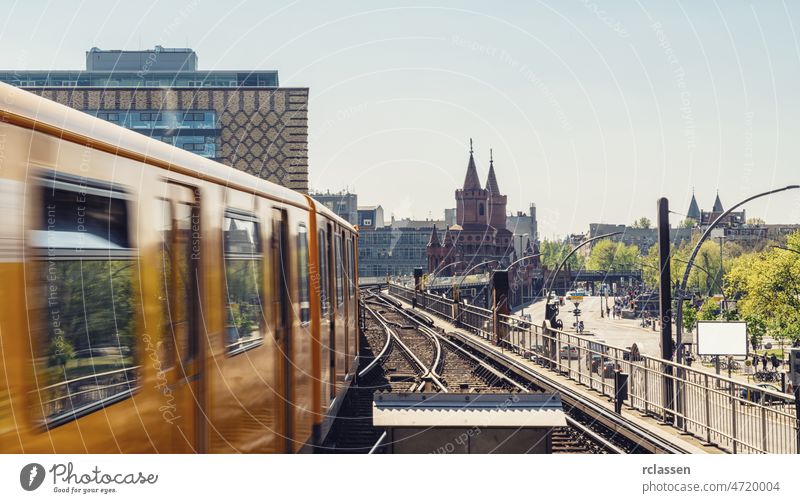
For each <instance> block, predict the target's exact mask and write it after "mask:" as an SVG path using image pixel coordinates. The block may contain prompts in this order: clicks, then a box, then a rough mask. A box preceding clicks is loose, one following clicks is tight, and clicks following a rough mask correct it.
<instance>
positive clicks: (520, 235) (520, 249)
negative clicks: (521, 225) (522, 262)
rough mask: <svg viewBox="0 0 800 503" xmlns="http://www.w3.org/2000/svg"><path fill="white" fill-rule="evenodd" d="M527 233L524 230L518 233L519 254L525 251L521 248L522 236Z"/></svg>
mask: <svg viewBox="0 0 800 503" xmlns="http://www.w3.org/2000/svg"><path fill="white" fill-rule="evenodd" d="M527 235H528V233H527V232H526V233H525V234H519V236H518V237H519V254H520V255H522V254H523V253H524V252H525V250H523V249H522V238H524V237H525V236H527Z"/></svg>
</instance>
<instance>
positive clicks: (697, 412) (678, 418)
mask: <svg viewBox="0 0 800 503" xmlns="http://www.w3.org/2000/svg"><path fill="white" fill-rule="evenodd" d="M493 288H494V291H493V300H494V301H495V302H493V305H492V306H491V308H489V309H485V308H481V307H478V306H474V305H469V304H463V303H460V302H455V301H453V300H451V299H447V298H444V297H441V296H437V295H432V294H430V293H428V292H425V291H423V290H420V289H416V288H414V287H413V286H412V287H408V286H404V285H400V284H395V283H390V284H389V288H388V292H389V294H390V295H391V296H392V297H393V298H395V299H397V300H398V301H400V302H403V305H404V306H406V308H408V307H411V308H412V309H413V310H415V311H416V310H420V311H424V312H425V313H427V314H429V315H432V317H433V318H432V319H433V320H434V324H435V325H436V326H437V327H440V329H441V330H444V332H445V333H448V334H452V335H453V336H454V337H458V338H459V340H460V341H461V344H463V345H466V346H469V348H470V349H471V350H472V351H475V352H476V353H477V354H481V355H482V356H483V357H485V358H487V359H491V360H493V361H494V360H497V361H498V362H500V361H502V362H504V364H506V365H508V366H509V367H513V368H514V369H515V372H517V373H519V374H521V373H528V372H529V373H531V374H535V375H536V376H537V379H539V380H540V381H541V382H545V383H548V384H547V385H545V386H543V387H544V388H545V389H550V388H548V386H555V382H556V381H558V382H559V383H560V386H561V387H560V388H559V393H561V396H562V397H570V396H572V395H573V394H574V396H575V397H582V399H586V398H587V397H591V396H596V394H598V393H599V394H600V395H602V396H603V397H605V398H607V399H608V400H607V401H605V402H604V403H605V405H606V406H608V403H609V402H613V403H614V407H613V410H614V412H609V414H606V413H605V412H603V413H602V414H599V413H598V414H597V415H594V416H593V417H597V418H603V417H605V418H606V419H607V420H608V421H609V424H608V427H610V428H612V429H613V428H615V427H616V426H619V425H624V424H628V423H636V425H637V426H636V427H638V428H640V429H643V430H645V429H646V430H648V431H650V432H651V435H649V437H650V440H648V441H651V442H654V441H655V437H654V435H652V433H653V432H660V433H661V434H659V435H656V436H658V437H660V438H661V440H660V442H662V447H663V449H662V448H659V449H662V450H658V449H656V450H654V451H653V452H701V451H703V452H714V451H716V452H719V451H722V452H727V453H732V454H737V453H776V454H777V453H782V454H794V453H800V414H798V409H799V407H798V397H796V396H792V395H789V394H787V393H783V392H780V391H774V390H770V389H765V388H762V387H759V386H758V385H757V383H750V382H743V381H741V380H737V379H735V378H731V377H725V376H722V375H719V374H715V373H713V372H710V371H708V370H706V369H704V368H698V366H691V365H684V364H679V363H676V362H673V361H670V360H664V359H662V358H659V357H658V356H653V355H648V354H643V353H640V352H638V351H634V350H633V349H631V348H623V347H618V346H614V345H612V344H608V343H606V342H604V341H602V340H599V339H597V338H595V337H593V336H591V335H581V334H577V333H574V332H568V331H565V330H559V329H557V328H555V327H553V326H552V325H551V324H549V323H548V322H547V321H546V320H545V321H536V322H534V321H530V320H526V319H523V318H521V317H519V316H514V315H511V314H509V313H508V310H507V307H506V308H505V309H504V306H503V304H504V303H505V301H506V300H507V298H508V296H507V292H503V291H502V286H499V287H498V285H493ZM678 370H679V372H678ZM678 381H680V382H681V383H682V388H683V391H682V393H680V394H676V393H675V389H676V388H677V387H676V386H674V384H675V383H676V382H678ZM667 383H671V384H673V386H666V384H667ZM554 389H555V388H554ZM601 405H602V404H601ZM645 423H646V424H645ZM664 427H667V428H669V429H670V431H671V432H672V434H669V435H663V433H665V430H664ZM667 437H668V438H669V440H665V439H666V438H667ZM663 442H667V443H668V444H670V445H666V446H664V444H663ZM687 443H691V444H692V445H693V446H694V447H692V448H689V447H687V445H686V444H687Z"/></svg>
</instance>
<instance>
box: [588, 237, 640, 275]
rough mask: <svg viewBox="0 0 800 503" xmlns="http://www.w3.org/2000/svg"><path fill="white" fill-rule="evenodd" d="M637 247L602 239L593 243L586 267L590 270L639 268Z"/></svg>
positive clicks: (628, 269)
mask: <svg viewBox="0 0 800 503" xmlns="http://www.w3.org/2000/svg"><path fill="white" fill-rule="evenodd" d="M639 259H640V256H639V248H638V247H637V246H636V245H626V244H624V243H615V242H614V241H611V240H610V239H602V240H600V241H598V242H596V243H595V244H594V246H593V247H592V251H591V252H590V253H589V259H588V260H587V262H586V267H587V268H588V269H590V270H592V271H615V272H617V271H630V270H632V269H638V268H639V265H640V264H639Z"/></svg>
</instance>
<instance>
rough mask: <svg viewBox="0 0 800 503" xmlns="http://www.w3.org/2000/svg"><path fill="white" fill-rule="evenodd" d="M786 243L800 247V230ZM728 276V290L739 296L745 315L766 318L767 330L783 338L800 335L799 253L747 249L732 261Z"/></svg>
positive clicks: (794, 337)
mask: <svg viewBox="0 0 800 503" xmlns="http://www.w3.org/2000/svg"><path fill="white" fill-rule="evenodd" d="M786 243H787V246H788V247H789V248H795V249H800V232H795V233H794V234H792V235H790V236H788V238H787V240H786ZM725 278H726V293H727V294H728V297H729V298H735V299H737V309H738V311H739V313H740V316H741V317H742V318H743V319H748V317H750V319H753V318H752V317H757V318H759V319H761V320H763V321H764V324H765V326H766V331H765V332H766V334H769V335H770V336H772V337H774V338H776V339H778V340H780V341H785V340H788V339H791V340H798V338H800V255H798V254H797V253H794V252H791V251H786V250H781V249H776V248H770V249H766V250H764V251H762V252H760V253H746V254H743V255H741V256H739V257H738V258H736V259H735V260H734V261H733V264H732V267H731V270H730V272H729V273H728V274H727V275H726V277H725Z"/></svg>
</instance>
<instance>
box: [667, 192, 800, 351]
mask: <svg viewBox="0 0 800 503" xmlns="http://www.w3.org/2000/svg"><path fill="white" fill-rule="evenodd" d="M790 189H800V185H787V186H786V187H781V188H780V189H773V190H769V191H767V192H762V193H760V194H756V195H754V196H750V197H748V198H747V199H744V200H742V201H740V202H738V203H736V204H735V205H733V206H731V207H730V208H728V209H727V210H726V211H724V212H722V214H721V215H720V216H718V217H717V218H716V219H715V220H714V221H713V222H711V225H709V226H708V228H707V229H706V230H705V232H703V235H702V236H700V240H699V241H698V242H697V244H696V245H695V246H694V250H692V254H691V255H690V256H689V260H688V261H687V263H686V270H684V271H683V279H681V283H680V285H679V286H678V291H677V292H676V294H677V301H678V305H677V306H676V311H677V312H676V314H675V343H676V345H677V346H678V350H677V351H676V355H675V357H676V361H677V362H678V363H681V364H682V363H683V360H684V358H683V354H684V348H683V342H682V339H683V327H682V325H683V293H684V290H686V284H687V283H688V282H689V273H690V272H691V270H692V266H693V265H694V259H695V257H697V253H698V252H699V251H700V247H701V246H702V245H703V243H704V242H705V240H706V239H708V237H709V236H710V235H711V231H712V230H713V229H714V228H715V227H716V226H717V224H719V223H720V222H721V221H722V220H723V219H724V218H725V217H727V216H728V215H729V214H730V213H731V212H732V211H733V210H735V209H736V208H738V207H740V206H742V205H743V204H745V203H749V202H750V201H752V200H753V199H758V198H759V197H764V196H768V195H771V194H776V193H778V192H783V191H785V190H790Z"/></svg>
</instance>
